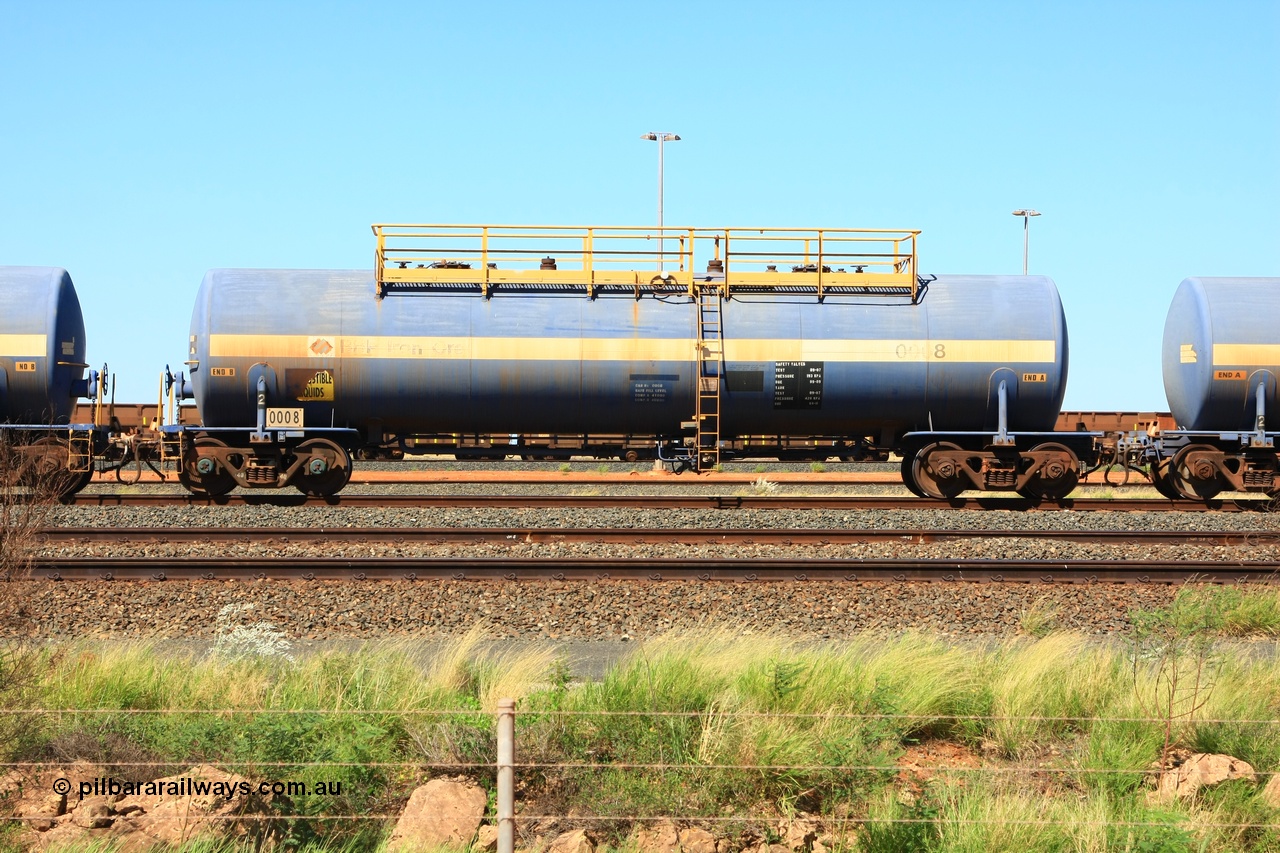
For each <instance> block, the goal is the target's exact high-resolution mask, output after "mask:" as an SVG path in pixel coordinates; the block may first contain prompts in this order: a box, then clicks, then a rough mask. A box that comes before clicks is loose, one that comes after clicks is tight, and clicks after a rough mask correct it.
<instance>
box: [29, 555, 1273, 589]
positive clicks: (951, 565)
mask: <svg viewBox="0 0 1280 853" xmlns="http://www.w3.org/2000/svg"><path fill="white" fill-rule="evenodd" d="M1277 570H1280V563H1277V562H1271V561H1241V562H1238V563H1225V562H1221V561H1213V562H1206V561H1195V562H1177V563H1170V562H1168V561H1135V560H1119V561H1098V560H910V559H907V560H812V559H808V560H789V559H706V558H704V557H698V558H693V559H671V558H660V559H634V560H619V559H613V558H590V559H567V560H566V559H491V558H473V559H440V558H427V559H417V558H401V557H397V558H305V559H272V560H265V561H264V560H262V559H261V558H249V559H200V560H181V559H179V560H175V559H168V558H155V557H146V558H137V559H135V558H108V559H102V558H79V559H77V558H69V559H48V560H42V561H40V562H38V563H37V564H36V565H35V566H34V567H33V571H32V577H33V579H35V580H47V581H71V580H82V581H88V580H97V581H169V580H206V581H261V580H291V581H323V580H345V581H352V580H354V581H426V580H445V581H490V582H499V581H500V582H512V581H540V582H546V581H647V582H657V581H703V582H710V581H717V582H740V583H751V582H769V581H773V582H780V581H787V582H795V581H845V582H855V581H881V582H899V583H906V582H919V581H934V582H950V583H955V582H987V583H1019V582H1021V583H1157V584H1175V583H1184V582H1186V581H1189V580H1193V579H1194V580H1198V581H1200V582H1205V583H1274V582H1276V576H1277V574H1276V573H1277Z"/></svg>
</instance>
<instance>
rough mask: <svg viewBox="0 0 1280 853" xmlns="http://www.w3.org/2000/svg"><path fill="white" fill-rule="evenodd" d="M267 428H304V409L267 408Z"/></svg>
mask: <svg viewBox="0 0 1280 853" xmlns="http://www.w3.org/2000/svg"><path fill="white" fill-rule="evenodd" d="M267 429H302V409H272V408H268V409H267Z"/></svg>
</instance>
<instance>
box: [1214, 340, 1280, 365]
mask: <svg viewBox="0 0 1280 853" xmlns="http://www.w3.org/2000/svg"><path fill="white" fill-rule="evenodd" d="M1213 363H1214V364H1215V365H1219V364H1222V365H1234V364H1245V365H1256V366H1259V367H1263V366H1265V367H1270V366H1271V365H1273V364H1280V344H1214V345H1213Z"/></svg>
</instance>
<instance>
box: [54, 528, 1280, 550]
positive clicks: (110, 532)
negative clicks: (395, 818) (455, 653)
mask: <svg viewBox="0 0 1280 853" xmlns="http://www.w3.org/2000/svg"><path fill="white" fill-rule="evenodd" d="M36 536H37V537H38V539H39V540H40V541H41V542H43V543H49V544H54V543H56V544H74V543H82V544H89V543H104V542H105V543H111V544H119V545H124V544H132V543H140V542H145V543H160V544H170V543H193V542H223V543H225V542H242V543H275V544H293V543H299V544H302V543H305V544H366V543H390V544H395V545H409V544H412V545H437V544H446V543H473V544H474V543H492V542H502V543H508V544H519V543H539V544H542V543H556V542H566V543H567V542H587V543H620V544H626V545H652V544H659V543H677V544H682V545H775V546H777V545H782V546H787V545H839V544H867V543H873V542H875V543H880V542H889V543H900V544H903V545H921V544H930V543H938V542H956V541H964V540H969V539H1052V540H1055V541H1065V542H1083V543H1090V544H1118V543H1119V544H1143V545H1221V546H1244V547H1253V546H1259V545H1277V544H1280V531H1244V530H1232V531H1222V530H1213V531H1204V530H1139V531H1133V530H995V529H981V530H924V529H901V530H847V529H822V528H818V529H814V528H794V529H786V528H766V529H757V528H746V529H740V528H735V529H714V528H713V529H708V528H660V527H649V528H634V527H629V528H611V527H586V528H559V527H536V528H535V527H519V528H498V527H444V528H441V527H336V528H334V527H313V528H307V527H181V528H171V527H46V528H41V529H40V530H38V531H36Z"/></svg>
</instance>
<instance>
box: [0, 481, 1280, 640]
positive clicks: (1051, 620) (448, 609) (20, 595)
mask: <svg viewBox="0 0 1280 853" xmlns="http://www.w3.org/2000/svg"><path fill="white" fill-rule="evenodd" d="M139 488H146V487H139ZM574 488H581V486H574V485H572V484H566V486H565V489H564V490H565V491H570V492H571V491H572V490H573V489H574ZM156 489H157V490H168V487H165V486H160V487H156ZM147 490H148V491H150V490H151V489H147ZM372 490H373V491H374V492H375V493H386V492H390V491H392V489H390V488H388V487H385V486H381V485H379V486H376V487H373V489H372ZM416 490H418V491H423V490H424V489H423V487H422V486H421V485H419V486H417V487H416ZM485 490H486V491H487V492H489V493H499V490H498V489H496V488H494V487H493V486H486V487H485ZM872 490H875V491H878V490H879V489H877V487H863V490H857V489H852V488H848V487H846V488H845V491H847V492H848V493H863V494H865V493H868V492H869V491H872ZM508 491H509V490H508V489H502V490H501V492H503V493H505V492H508ZM602 491H604V492H605V493H609V494H614V493H620V492H623V493H624V492H625V487H606V488H605V489H603V490H602ZM727 491H728V490H725V489H723V488H721V489H720V492H721V493H727ZM806 491H808V490H806ZM597 493H598V492H597ZM49 523H50V524H53V525H58V526H68V527H122V528H124V527H156V528H192V527H219V528H241V527H273V528H281V527H285V528H288V527H293V528H321V527H324V528H337V527H344V528H345V527H380V528H396V527H432V528H435V527H444V528H479V527H487V528H504V529H522V528H548V529H555V528H593V527H598V528H634V529H650V528H655V529H656V528H683V529H691V530H709V531H713V530H720V529H831V530H899V529H926V530H940V531H946V530H957V531H963V530H990V531H993V532H995V531H998V534H994V535H992V536H990V537H982V538H977V539H972V540H964V541H959V542H944V543H934V544H925V545H905V544H901V543H863V544H837V545H826V546H821V545H792V546H781V545H772V546H771V545H759V544H756V545H743V544H738V545H718V544H707V543H696V542H695V543H692V544H679V543H667V542H663V543H657V542H655V543H650V544H646V545H643V546H627V545H620V544H610V543H589V542H588V543H530V542H521V541H514V542H512V543H510V544H505V543H496V542H495V543H479V544H436V545H421V546H416V545H397V544H390V543H366V544H355V543H353V544H349V545H342V546H339V545H334V544H329V545H323V546H317V545H315V544H307V543H296V542H284V541H278V540H275V539H271V538H270V537H267V538H264V539H263V540H256V541H244V542H231V543H221V542H220V543H207V544H195V545H190V544H177V543H167V544H165V543H143V542H134V543H123V544H122V543H112V544H103V543H98V544H85V543H81V544H75V545H69V546H56V547H55V546H47V550H45V551H44V552H42V554H43V555H45V556H63V557H73V556H78V557H95V556H96V557H107V556H118V557H126V556H139V555H150V556H156V557H172V556H189V557H244V556H250V557H251V556H261V557H262V558H263V559H271V558H275V557H285V556H315V555H316V554H317V553H318V552H317V548H323V549H324V550H323V551H322V552H320V553H323V554H325V555H328V556H334V557H340V556H346V557H355V556H360V557H381V556H406V557H408V556H420V557H440V556H451V557H465V556H474V557H492V556H499V555H509V556H512V557H520V558H530V557H533V558H546V559H548V560H552V561H554V559H555V558H574V557H595V558H608V559H627V558H638V557H684V558H687V557H689V556H691V555H693V556H698V557H702V556H705V557H743V556H758V557H796V556H804V557H809V558H840V559H859V558H898V559H901V558H925V559H1032V560H1057V559H1089V558H1093V559H1107V560H1121V559H1129V560H1169V561H1171V562H1173V561H1177V560H1209V561H1221V562H1223V563H1224V564H1230V563H1232V562H1237V561H1241V560H1277V559H1280V548H1278V547H1277V546H1272V545H1255V546H1245V545H1239V546H1221V547H1214V546H1207V545H1203V544H1200V545H1185V546H1169V545H1139V544H1128V545H1126V544H1119V545H1115V544H1113V545H1096V544H1072V543H1066V542H1061V541H1055V540H1052V539H1049V538H1044V537H1041V536H1038V535H1037V534H1038V533H1042V532H1045V531H1054V530H1084V531H1088V530H1110V531H1137V530H1174V531H1193V530H1194V531H1240V532H1244V533H1247V532H1271V531H1274V530H1275V529H1276V525H1275V516H1274V515H1272V514H1267V513H1255V512H1241V513H1212V512H1186V513H1177V512H1174V513H1169V512H1152V513H1144V512H1007V511H989V512H976V511H957V510H952V509H939V508H921V509H912V510H894V511H850V510H815V511H803V512H801V511H795V510H741V509H738V510H715V509H696V510H695V509H621V508H618V509H602V508H595V509H592V508H566V509H557V510H555V511H553V512H548V511H545V510H532V509H530V510H521V509H495V508H467V507H463V508H454V509H449V508H430V509H421V508H416V509H415V508H395V509H379V508H359V507H275V506H218V507H95V506H68V507H59V508H57V509H55V510H54V511H53V515H52V517H51V518H50V519H49ZM281 538H283V537H281ZM10 591H11V592H12V593H15V594H16V595H17V600H19V601H20V602H21V609H22V613H21V615H22V617H23V618H22V619H19V620H17V621H16V622H12V623H11V624H9V625H8V626H7V627H3V628H0V631H4V632H6V633H7V634H9V635H10V636H12V635H15V634H28V635H35V636H39V637H57V638H75V637H89V638H139V637H147V638H155V639H167V638H199V637H212V636H214V634H215V633H216V625H217V619H218V612H219V610H220V609H221V608H223V607H225V606H226V605H229V604H252V605H253V610H252V613H253V614H254V618H255V620H258V619H260V620H266V621H268V622H271V623H273V624H275V625H276V626H278V628H279V629H280V630H281V631H283V632H284V633H285V634H287V635H288V636H290V637H293V638H296V639H339V638H359V639H376V638H381V637H396V636H422V637H445V636H450V635H454V634H458V633H461V632H464V631H466V630H467V629H468V628H470V627H471V626H472V625H474V624H477V623H479V624H481V625H483V626H485V628H486V631H485V632H486V634H487V635H489V636H490V637H492V638H495V639H530V640H532V639H575V640H592V641H596V640H612V641H618V640H623V641H635V640H643V639H644V638H646V637H651V636H655V635H657V634H661V633H664V632H668V631H671V630H675V629H686V628H691V627H694V626H698V625H709V624H713V625H731V626H733V627H734V629H735V630H741V631H744V632H765V631H780V632H784V633H787V634H792V635H795V636H798V637H809V638H819V639H821V638H842V637H849V636H852V635H854V634H857V633H861V632H863V631H868V630H871V631H903V630H927V631H932V632H940V633H943V634H948V635H956V636H974V635H981V636H1009V635H1012V634H1016V633H1018V632H1020V631H1025V630H1027V629H1028V626H1031V625H1035V626H1039V627H1040V628H1043V626H1045V625H1046V624H1047V625H1051V626H1053V627H1058V628H1063V629H1070V630H1077V631H1084V632H1088V633H1094V634H1115V633H1117V632H1123V631H1124V630H1126V629H1127V627H1128V624H1129V620H1128V614H1129V613H1130V611H1132V610H1134V609H1139V608H1141V609H1147V608H1152V607H1158V606H1161V605H1163V604H1166V603H1167V602H1169V601H1170V600H1171V598H1172V597H1173V595H1174V594H1175V592H1176V588H1175V587H1170V586H1162V585H1144V584H1107V585H1102V584H1098V585H1067V584H971V583H946V582H939V583H874V582H843V581H841V582H820V581H810V582H789V583H730V582H676V581H668V582H656V583H653V582H650V583H628V582H623V581H602V582H590V583H568V582H555V581H546V582H528V581H524V582H488V581H463V582H460V581H428V580H419V581H411V582H410V581H403V582H400V581H395V582H346V581H324V582H320V581H310V582H303V581H296V582H290V581H254V582H229V581H198V582H193V581H163V582H62V583H47V582H20V583H17V584H14V585H12V586H11V587H10Z"/></svg>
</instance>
